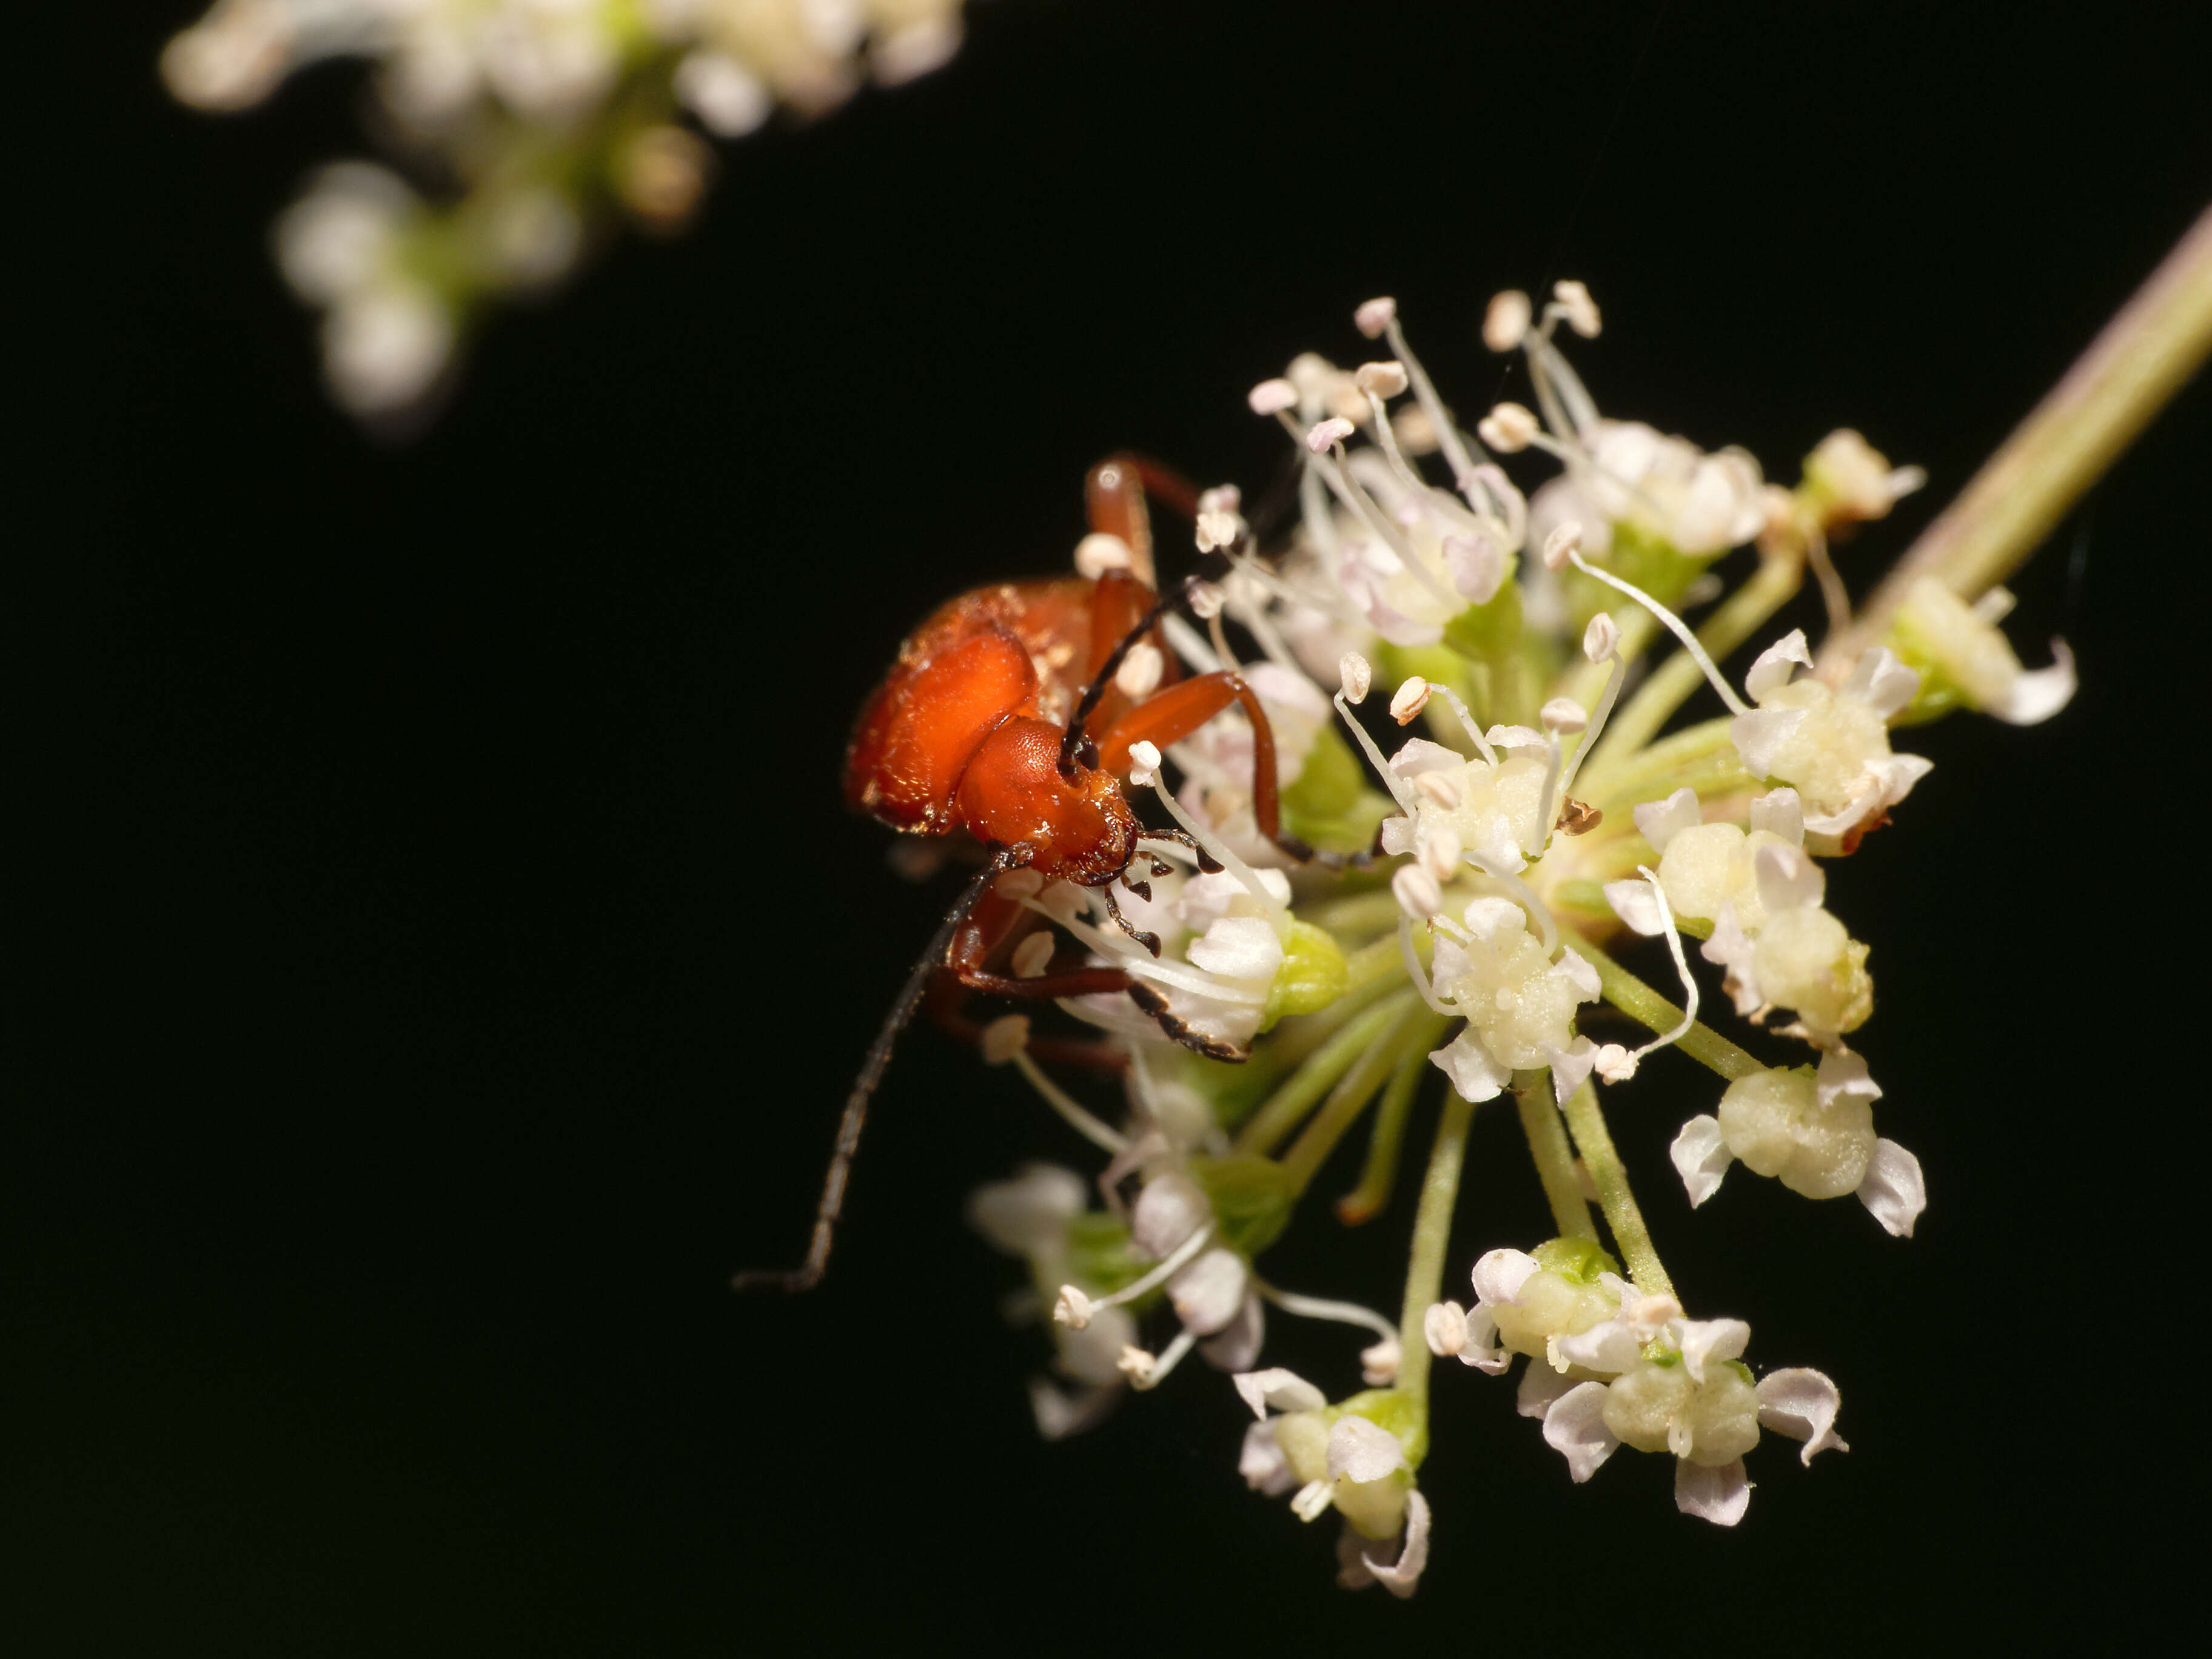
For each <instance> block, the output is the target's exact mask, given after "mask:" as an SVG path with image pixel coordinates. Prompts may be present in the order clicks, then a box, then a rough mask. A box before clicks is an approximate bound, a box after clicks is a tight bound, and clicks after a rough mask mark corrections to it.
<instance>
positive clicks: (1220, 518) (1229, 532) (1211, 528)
mask: <svg viewBox="0 0 2212 1659" xmlns="http://www.w3.org/2000/svg"><path fill="white" fill-rule="evenodd" d="M1237 522H1238V520H1237V515H1236V514H1235V513H1218V512H1200V513H1199V515H1198V527H1197V533H1196V540H1197V543H1198V550H1199V551H1200V552H1201V553H1211V552H1212V551H1213V550H1215V549H1216V548H1221V547H1234V546H1235V545H1236V544H1237Z"/></svg>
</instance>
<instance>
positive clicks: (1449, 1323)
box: [1421, 1302, 1467, 1359]
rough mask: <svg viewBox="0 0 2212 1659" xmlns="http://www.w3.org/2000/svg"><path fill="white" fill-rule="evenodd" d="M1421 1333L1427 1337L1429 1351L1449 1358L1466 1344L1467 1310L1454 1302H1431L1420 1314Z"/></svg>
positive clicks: (1441, 1357) (1442, 1357)
mask: <svg viewBox="0 0 2212 1659" xmlns="http://www.w3.org/2000/svg"><path fill="white" fill-rule="evenodd" d="M1421 1334H1422V1335H1423V1336H1424V1337H1425V1338H1427V1339H1428V1344H1429V1352H1431V1353H1432V1354H1434V1355H1436V1356H1437V1358H1439V1359H1447V1358H1450V1357H1451V1356H1452V1355H1454V1354H1455V1353H1457V1352H1460V1350H1462V1348H1464V1347H1466V1346H1467V1310H1466V1309H1464V1308H1462V1307H1461V1306H1460V1305H1459V1304H1458V1303H1456V1302H1433V1303H1431V1304H1429V1310H1428V1311H1427V1312H1426V1313H1425V1314H1423V1315H1422V1316H1421Z"/></svg>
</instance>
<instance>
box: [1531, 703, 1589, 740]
mask: <svg viewBox="0 0 2212 1659" xmlns="http://www.w3.org/2000/svg"><path fill="white" fill-rule="evenodd" d="M1541 715H1542V718H1543V721H1544V725H1545V726H1546V727H1547V729H1548V730H1551V731H1553V732H1581V731H1584V730H1586V729H1587V728H1588V727H1589V709H1587V708H1583V706H1582V704H1580V703H1578V702H1576V701H1575V700H1574V699H1573V698H1572V697H1554V698H1553V699H1552V700H1551V702H1547V703H1546V704H1545V705H1544V707H1543V708H1542V710H1541Z"/></svg>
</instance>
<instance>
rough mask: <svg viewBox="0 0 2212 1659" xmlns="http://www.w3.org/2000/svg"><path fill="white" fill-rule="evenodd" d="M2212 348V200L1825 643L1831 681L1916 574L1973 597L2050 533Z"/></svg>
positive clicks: (1875, 635)
mask: <svg viewBox="0 0 2212 1659" xmlns="http://www.w3.org/2000/svg"><path fill="white" fill-rule="evenodd" d="M2207 352H2212V209H2208V210H2206V211H2205V212H2204V213H2203V216H2200V217H2199V218H2198V219H2197V222H2196V223H2195V224H2193V225H2191V227H2190V228H2189V230H2188V233H2187V234H2185V235H2184V236H2183V237H2182V239H2181V240H2180V242H2179V244H2178V245H2177V246H2175V248H2174V250H2173V252H2171V253H2169V254H2167V255H2166V258H2165V261H2164V262H2163V263H2162V264H2160V266H2159V268H2158V269H2157V270H2154V271H2153V272H2152V273H2151V275H2150V276H2149V279H2148V281H2146V282H2145V283H2143V285H2142V287H2141V288H2140V289H2136V293H2135V296H2134V297H2133V298H2132V299H2130V301H2128V302H2127V304H2126V305H2124V306H2123V307H2121V308H2120V312H2119V314H2118V316H2116V317H2114V318H2113V319H2112V321H2111V322H2109V323H2107V324H2106V325H2105V331H2104V332H2103V333H2101V334H2100V335H2099V336H2098V337H2096V339H2095V340H2094V341H2093V343H2091V344H2090V347H2089V349H2087V351H2085V352H2083V353H2082V354H2081V357H2080V359H2079V360H2078V361H2077V362H2075V365H2074V367H2073V368H2069V369H2068V370H2067V371H2066V376H2065V378H2064V379H2063V380H2060V381H2059V383H2058V384H2057V386H2053V387H2052V388H2051V391H2050V392H2049V393H2048V394H2046V395H2045V398H2044V399H2043V401H2042V402H2041V403H2039V404H2037V405H2036V406H2035V408H2034V410H2033V412H2031V413H2030V414H2029V416H2028V417H2027V419H2026V420H2024V421H2022V422H2021V423H2020V425H2019V427H2018V428H2016V429H2015V431H2014V433H2013V435H2011V436H2010V437H2009V438H2008V439H2006V440H2005V441H2004V443H2003V445H2002V447H2000V448H1999V449H1998V450H1997V453H1996V454H1994V455H1992V456H1991V457H1990V459H1989V461H1988V462H1987V463H1986V464H1985V465H1984V466H1983V468H1982V470H1981V471H1979V472H1978V473H1976V474H1975V475H1974V477H1973V478H1972V481H1971V482H1970V483H1968V484H1967V485H1966V489H1963V490H1962V491H1960V495H1959V499H1958V500H1957V501H1954V502H1952V503H1951V505H1950V506H1949V507H1946V508H1945V509H1944V510H1943V512H1942V515H1941V516H1940V517H1938V518H1937V519H1936V521H1935V523H1933V524H1931V525H1929V526H1928V528H1927V529H1926V530H1924V531H1923V532H1921V536H1920V539H1919V540H1918V541H1917V542H1915V543H1914V544H1912V546H1911V549H1910V550H1908V551H1907V552H1906V553H1905V556H1904V557H1903V558H1902V559H1900V560H1899V561H1898V562H1897V566H1896V568H1894V569H1893V570H1892V571H1891V572H1890V574H1889V575H1888V577H1887V580H1884V581H1883V583H1882V584H1881V586H1880V587H1878V588H1876V589H1875V592H1874V594H1873V596H1872V597H1871V598H1870V599H1869V600H1868V602H1867V605H1866V607H1865V609H1863V611H1860V613H1859V617H1858V621H1857V623H1854V624H1853V625H1852V626H1851V627H1850V628H1848V629H1844V631H1843V632H1842V633H1840V634H1838V635H1837V636H1836V637H1835V638H1834V639H1832V640H1831V641H1828V643H1827V644H1826V646H1825V647H1822V649H1821V652H1820V673H1821V676H1822V677H1823V678H1826V679H1828V680H1829V681H1830V682H1831V683H1835V682H1837V681H1839V680H1841V679H1842V678H1843V677H1844V675H1845V674H1847V673H1849V672H1850V668H1851V665H1852V664H1854V663H1856V662H1857V660H1858V659H1859V656H1860V654H1861V653H1863V652H1864V651H1865V650H1866V649H1867V647H1869V646H1871V645H1874V644H1875V643H1877V642H1878V641H1880V640H1881V636H1882V634H1883V632H1884V630H1886V629H1887V628H1888V626H1889V622H1890V618H1891V617H1893V616H1894V615H1895V614H1896V611H1897V609H1898V607H1899V605H1903V604H1904V603H1905V596H1906V595H1907V594H1908V593H1910V592H1911V591H1912V587H1913V584H1914V583H1916V582H1917V581H1918V580H1920V578H1922V577H1923V576H1933V577H1934V578H1936V580H1938V581H1940V582H1942V584H1943V585H1944V586H1946V587H1948V588H1949V589H1950V590H1951V591H1952V592H1954V593H1956V594H1958V595H1959V596H1960V598H1961V599H1974V598H1977V597H1978V596H1979V595H1980V594H1982V593H1984V592H1987V591H1988V590H1989V589H1990V588H1991V587H1993V586H1996V584H1997V583H1998V582H2001V581H2002V580H2004V579H2005V577H2006V576H2008V575H2009V574H2011V573H2012V572H2013V571H2014V570H2015V568H2018V567H2019V566H2020V565H2021V563H2022V562H2024V561H2025V560H2026V559H2027V556H2028V555H2029V554H2030V553H2032V552H2033V551H2034V550H2035V548H2036V545H2037V544H2039V542H2041V541H2042V540H2043V538H2045V536H2047V535H2048V534H2050V533H2051V527H2052V526H2054V525H2056V524H2057V522H2058V520H2059V519H2060V518H2061V517H2062V516H2063V515H2064V513H2066V511H2067V510H2068V509H2069V507H2072V506H2073V505H2074V503H2075V501H2076V500H2078V499H2079V498H2080V496H2081V492H2082V491H2083V490H2084V489H2087V488H2088V487H2089V485H2090V484H2091V483H2094V482H2095V481H2096V478H2097V477H2098V475H2099V474H2100V473H2101V472H2103V471H2104V470H2105V469H2106V467H2108V466H2110V465H2112V462H2113V460H2114V459H2117V458H2118V455H2119V453H2120V452H2121V451H2122V450H2124V449H2125V448H2126V447H2127V446H2128V445H2129V444H2130V442H2131V441H2133V440H2134V438H2135V436H2136V434H2137V433H2138V432H2140V431H2142V428H2143V426H2144V424H2145V423H2146V422H2148V421H2149V419H2150V417H2151V416H2154V415H2155V414H2156V413H2157V412H2158V411H2159V410H2160V409H2161V408H2162V407H2164V406H2165V404H2166V400H2167V399H2168V398H2171V397H2172V396H2173V394H2174V393H2175V392H2179V390H2180V389H2181V387H2182V385H2183V383H2184V382H2185V381H2186V380H2188V379H2189V377H2190V375H2191V374H2193V373H2195V372H2196V369H2197V365H2198V364H2199V363H2201V362H2203V361H2204V357H2205V355H2206V353H2207Z"/></svg>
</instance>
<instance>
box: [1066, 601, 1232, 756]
mask: <svg viewBox="0 0 2212 1659" xmlns="http://www.w3.org/2000/svg"><path fill="white" fill-rule="evenodd" d="M1198 581H1199V579H1198V578H1197V577H1195V576H1185V577H1184V578H1183V579H1182V581H1180V582H1178V583H1177V584H1176V588H1175V591H1174V592H1172V593H1163V594H1162V595H1160V598H1159V601H1158V603H1157V604H1156V605H1153V606H1152V609H1151V610H1150V611H1146V613H1145V615H1144V618H1143V620H1141V621H1140V622H1139V623H1137V625H1136V626H1135V627H1134V628H1133V629H1130V630H1129V631H1128V632H1127V633H1126V634H1124V635H1122V636H1121V639H1120V640H1119V641H1116V642H1115V646H1114V648H1113V649H1112V650H1111V651H1109V652H1108V653H1106V660H1105V661H1104V662H1103V663H1101V664H1100V665H1098V672H1097V674H1096V675H1094V676H1093V677H1092V678H1091V684H1088V685H1086V686H1085V687H1084V688H1083V696H1082V698H1081V699H1080V700H1079V702H1077V703H1076V705H1075V715H1074V718H1073V719H1072V720H1069V721H1068V723H1067V732H1066V735H1065V736H1063V737H1062V738H1060V776H1062V777H1063V778H1073V776H1074V775H1075V755H1076V750H1079V749H1080V748H1082V746H1083V745H1084V744H1085V741H1086V740H1087V739H1086V738H1085V736H1084V732H1083V728H1084V726H1085V725H1087V724H1088V723H1089V721H1090V720H1091V715H1092V714H1095V713H1097V708H1098V700H1099V699H1100V698H1101V697H1103V696H1105V695H1106V688H1107V687H1108V686H1109V685H1111V684H1114V676H1115V675H1116V674H1118V673H1119V672H1121V661H1122V659H1123V658H1125V657H1127V655H1128V654H1129V653H1130V652H1131V651H1133V650H1134V649H1135V648H1136V646H1137V641H1139V640H1141V639H1143V638H1144V637H1145V635H1147V634H1149V633H1151V632H1152V629H1155V628H1157V627H1158V626H1159V623H1160V618H1161V617H1164V616H1166V615H1167V614H1168V612H1169V611H1173V610H1175V609H1176V607H1177V606H1179V605H1188V604H1189V603H1190V593H1191V590H1192V589H1193V588H1194V587H1196V586H1198Z"/></svg>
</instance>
